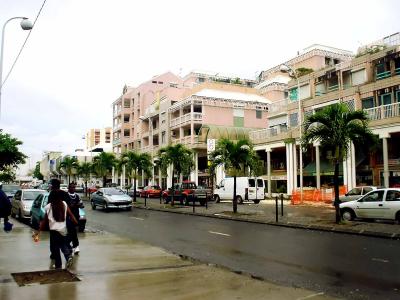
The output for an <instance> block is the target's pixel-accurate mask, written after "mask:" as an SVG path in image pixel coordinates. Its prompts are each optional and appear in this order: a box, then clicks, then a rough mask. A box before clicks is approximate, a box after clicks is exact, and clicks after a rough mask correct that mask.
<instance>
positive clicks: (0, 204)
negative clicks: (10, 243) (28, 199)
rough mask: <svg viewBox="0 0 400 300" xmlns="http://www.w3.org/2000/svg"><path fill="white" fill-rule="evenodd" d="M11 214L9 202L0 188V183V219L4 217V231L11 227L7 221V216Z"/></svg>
mask: <svg viewBox="0 0 400 300" xmlns="http://www.w3.org/2000/svg"><path fill="white" fill-rule="evenodd" d="M10 214H11V202H10V199H8V197H7V195H6V193H4V191H3V189H2V185H1V184H0V221H1V219H2V218H3V219H4V231H6V232H8V231H11V229H12V224H11V223H10V222H8V218H9V216H10Z"/></svg>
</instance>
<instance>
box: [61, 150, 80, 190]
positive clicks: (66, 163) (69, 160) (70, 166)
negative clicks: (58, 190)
mask: <svg viewBox="0 0 400 300" xmlns="http://www.w3.org/2000/svg"><path fill="white" fill-rule="evenodd" d="M78 166H79V163H78V160H77V159H76V157H71V156H69V155H67V156H65V157H64V158H63V160H62V161H61V163H60V168H61V169H63V170H64V172H65V173H66V174H67V176H68V184H70V183H71V175H74V174H75V172H76V170H77V168H78Z"/></svg>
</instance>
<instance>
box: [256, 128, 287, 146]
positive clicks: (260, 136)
mask: <svg viewBox="0 0 400 300" xmlns="http://www.w3.org/2000/svg"><path fill="white" fill-rule="evenodd" d="M287 132H288V127H287V126H277V127H273V128H266V129H261V130H255V131H250V133H249V138H250V140H251V141H252V142H253V143H254V144H258V143H261V142H267V141H268V140H270V139H271V138H274V137H277V136H279V135H280V134H281V133H287Z"/></svg>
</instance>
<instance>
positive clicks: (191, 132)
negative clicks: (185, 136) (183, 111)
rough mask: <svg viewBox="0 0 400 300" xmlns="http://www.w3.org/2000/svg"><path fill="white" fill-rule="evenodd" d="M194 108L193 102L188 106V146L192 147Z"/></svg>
mask: <svg viewBox="0 0 400 300" xmlns="http://www.w3.org/2000/svg"><path fill="white" fill-rule="evenodd" d="M193 118H194V107H193V101H192V103H191V104H190V144H192V145H193V143H194V120H193Z"/></svg>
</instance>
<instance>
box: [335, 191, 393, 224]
mask: <svg viewBox="0 0 400 300" xmlns="http://www.w3.org/2000/svg"><path fill="white" fill-rule="evenodd" d="M339 207H340V211H341V213H342V217H343V219H344V220H346V221H350V220H353V219H355V218H369V219H387V220H397V221H399V222H400V189H399V188H384V189H377V190H374V191H371V192H369V193H368V194H366V195H364V196H362V197H361V198H359V199H358V200H354V201H349V202H345V203H341V204H340V205H339Z"/></svg>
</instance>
